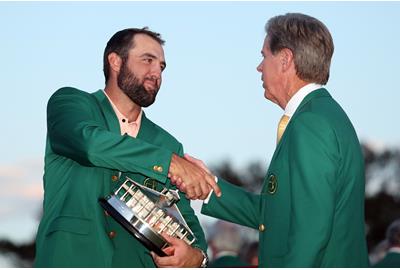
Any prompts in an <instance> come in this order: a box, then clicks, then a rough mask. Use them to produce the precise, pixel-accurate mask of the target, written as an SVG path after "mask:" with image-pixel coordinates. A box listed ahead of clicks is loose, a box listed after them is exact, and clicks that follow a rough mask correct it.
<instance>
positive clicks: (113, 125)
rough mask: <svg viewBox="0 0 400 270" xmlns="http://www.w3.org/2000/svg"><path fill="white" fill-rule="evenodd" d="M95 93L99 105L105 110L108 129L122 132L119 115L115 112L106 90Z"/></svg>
mask: <svg viewBox="0 0 400 270" xmlns="http://www.w3.org/2000/svg"><path fill="white" fill-rule="evenodd" d="M93 95H94V97H95V98H96V100H97V102H98V103H99V106H100V108H101V110H102V112H103V115H104V118H105V119H106V123H107V126H108V129H109V130H110V131H111V132H115V133H118V134H121V128H120V125H119V123H118V118H117V115H116V114H115V112H114V109H113V108H112V106H111V103H110V101H109V100H108V98H107V97H106V95H105V94H104V91H103V90H98V91H97V92H95V93H93Z"/></svg>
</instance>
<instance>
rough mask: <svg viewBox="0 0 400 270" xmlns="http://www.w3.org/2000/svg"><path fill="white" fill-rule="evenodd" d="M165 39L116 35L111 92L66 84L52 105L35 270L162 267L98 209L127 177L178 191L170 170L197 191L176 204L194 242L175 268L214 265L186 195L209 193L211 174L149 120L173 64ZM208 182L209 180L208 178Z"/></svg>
mask: <svg viewBox="0 0 400 270" xmlns="http://www.w3.org/2000/svg"><path fill="white" fill-rule="evenodd" d="M163 43H164V41H163V40H162V39H161V37H160V35H159V34H157V33H155V32H152V31H149V30H148V29H146V28H143V29H136V28H131V29H125V30H122V31H119V32H117V33H116V34H115V35H114V36H113V37H112V38H111V39H110V41H109V42H108V43H107V46H106V49H105V52H104V74H105V78H106V87H105V89H104V91H103V90H99V91H97V92H95V93H93V94H89V93H86V92H83V91H80V90H78V89H74V88H71V87H65V88H62V89H60V90H58V91H57V92H56V93H54V94H53V96H52V97H51V98H50V100H49V102H48V107H47V132H48V134H47V143H46V155H45V174H44V179H43V181H44V203H43V207H44V211H43V218H42V220H41V222H40V225H39V229H38V233H37V239H36V259H35V266H37V267H155V266H156V264H155V263H154V261H153V259H152V257H151V254H150V252H149V250H147V249H146V248H145V247H144V245H142V244H141V243H140V242H139V241H138V240H137V239H136V238H135V237H133V236H132V235H130V234H129V233H128V232H127V231H126V230H125V229H124V228H123V227H122V226H121V225H119V224H118V223H117V222H116V221H115V220H114V219H113V218H112V217H111V216H109V215H108V213H107V212H105V211H103V209H102V208H101V206H100V204H99V203H98V199H99V198H103V197H105V196H107V195H109V194H110V193H111V192H113V191H114V189H115V188H117V187H118V186H119V185H121V183H123V182H124V181H125V179H126V177H130V178H131V179H133V180H135V181H137V182H138V183H140V184H143V185H146V186H149V187H152V188H153V189H156V190H158V191H160V190H161V189H163V188H164V187H166V188H173V187H172V186H171V183H170V181H169V179H168V174H172V175H179V176H180V177H182V178H183V179H185V180H186V183H185V184H186V185H188V186H189V187H190V188H188V189H187V190H186V192H187V194H185V195H184V194H181V196H180V197H181V200H180V201H179V202H178V207H179V208H180V210H181V212H182V215H183V217H184V218H185V220H186V222H187V224H188V226H189V227H190V228H191V230H192V231H193V233H194V235H195V237H196V238H197V240H196V241H195V242H194V244H193V245H192V246H189V245H187V244H186V243H185V242H183V240H177V239H175V238H174V239H173V240H171V241H173V242H174V243H176V244H178V245H179V248H175V252H169V253H168V255H169V256H167V257H168V258H170V260H171V261H172V262H173V264H170V265H169V266H170V267H181V266H184V267H198V266H200V265H202V264H203V265H204V263H205V262H206V261H207V260H206V258H204V256H205V254H206V253H205V252H206V248H207V246H206V241H205V238H204V233H203V230H202V228H201V227H200V224H199V221H198V219H197V217H196V216H195V214H194V211H193V209H192V208H191V207H190V201H189V200H188V199H186V198H185V196H188V197H190V196H198V197H203V198H204V197H205V196H207V194H208V193H209V191H210V189H211V188H214V189H215V190H216V192H219V190H218V187H217V186H216V185H215V182H214V178H213V177H212V176H211V175H209V174H207V173H206V172H205V171H203V170H202V169H200V168H198V167H197V166H195V165H193V164H191V163H190V162H188V161H186V160H185V159H183V158H180V157H179V156H182V155H183V148H182V145H181V143H179V142H178V141H177V140H176V139H175V138H174V137H173V136H171V135H170V134H169V133H167V132H166V131H165V130H164V129H162V128H161V127H159V126H157V125H156V124H154V123H153V122H151V121H150V120H149V119H148V118H147V117H146V115H145V114H144V112H143V111H142V107H147V106H149V105H151V104H152V103H153V102H154V101H155V98H156V94H157V92H158V90H159V88H160V85H161V73H162V71H163V70H164V68H165V66H166V63H165V58H164V51H163V49H162V45H163ZM203 177H206V178H207V179H209V181H210V182H209V183H205V182H204V181H202V180H201V178H203Z"/></svg>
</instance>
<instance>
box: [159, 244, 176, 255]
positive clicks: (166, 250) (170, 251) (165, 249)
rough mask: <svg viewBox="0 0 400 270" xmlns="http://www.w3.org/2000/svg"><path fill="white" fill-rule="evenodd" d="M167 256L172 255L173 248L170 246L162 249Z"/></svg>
mask: <svg viewBox="0 0 400 270" xmlns="http://www.w3.org/2000/svg"><path fill="white" fill-rule="evenodd" d="M162 251H163V252H164V253H165V254H166V255H167V256H172V255H174V252H175V248H173V247H172V246H169V247H166V248H164V249H163V250H162Z"/></svg>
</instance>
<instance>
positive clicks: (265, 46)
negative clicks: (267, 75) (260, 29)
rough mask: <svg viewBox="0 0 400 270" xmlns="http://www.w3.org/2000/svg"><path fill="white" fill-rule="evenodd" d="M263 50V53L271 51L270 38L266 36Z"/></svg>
mask: <svg viewBox="0 0 400 270" xmlns="http://www.w3.org/2000/svg"><path fill="white" fill-rule="evenodd" d="M262 50H263V51H269V39H268V36H266V37H265V38H264V43H263V47H262Z"/></svg>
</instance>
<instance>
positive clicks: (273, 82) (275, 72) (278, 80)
mask: <svg viewBox="0 0 400 270" xmlns="http://www.w3.org/2000/svg"><path fill="white" fill-rule="evenodd" d="M261 55H262V58H263V59H262V61H261V63H260V64H259V65H258V66H257V71H258V72H260V73H261V80H262V82H263V88H264V97H265V98H266V99H268V100H271V101H272V102H274V103H276V104H278V99H279V96H280V95H281V93H280V92H281V91H282V88H281V84H282V76H281V74H282V72H281V69H280V66H281V65H280V61H279V53H278V54H276V55H273V54H272V53H271V50H270V49H269V45H268V39H267V37H266V38H265V39H264V45H263V48H262V50H261Z"/></svg>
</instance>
